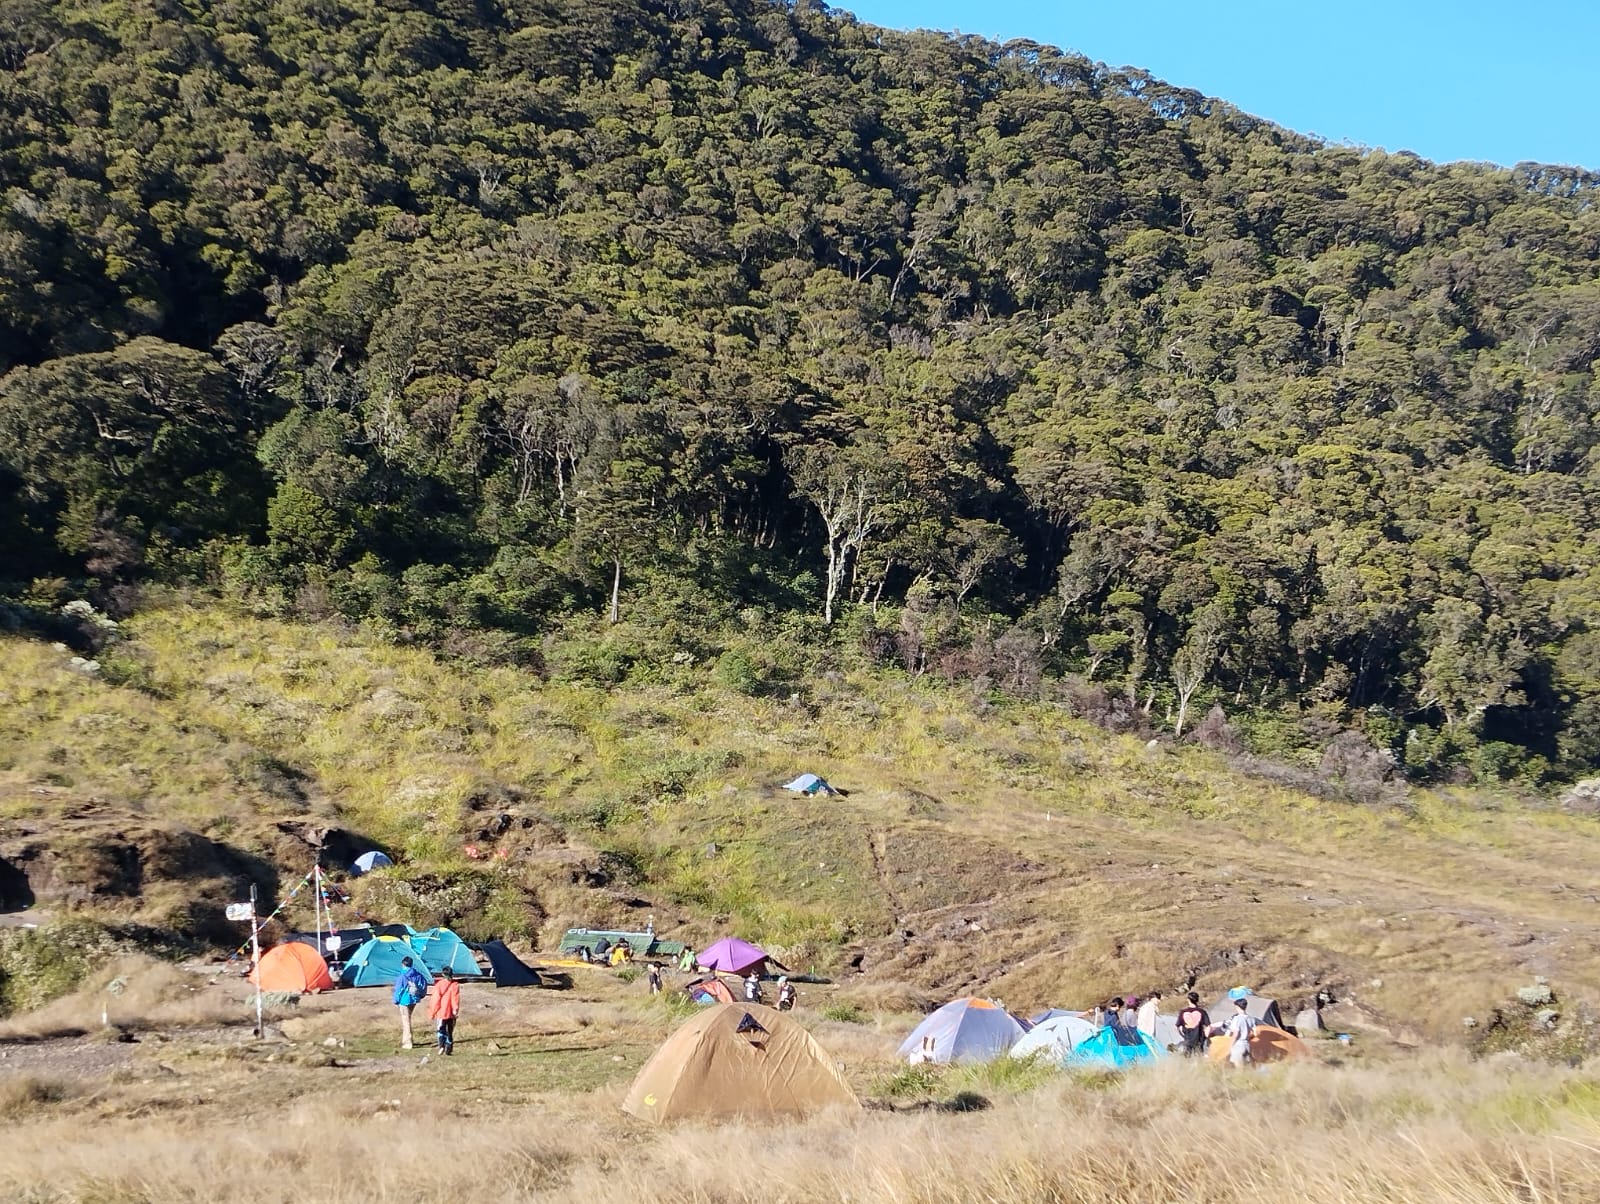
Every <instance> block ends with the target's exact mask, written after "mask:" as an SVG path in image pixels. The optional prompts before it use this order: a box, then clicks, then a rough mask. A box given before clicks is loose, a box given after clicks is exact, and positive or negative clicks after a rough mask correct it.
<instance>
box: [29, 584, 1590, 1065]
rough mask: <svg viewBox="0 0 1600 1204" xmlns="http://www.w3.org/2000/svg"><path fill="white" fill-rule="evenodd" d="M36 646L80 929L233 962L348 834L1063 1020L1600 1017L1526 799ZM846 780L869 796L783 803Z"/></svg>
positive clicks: (934, 732)
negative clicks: (1114, 1004) (1318, 1014)
mask: <svg viewBox="0 0 1600 1204" xmlns="http://www.w3.org/2000/svg"><path fill="white" fill-rule="evenodd" d="M3 651H4V656H3V657H0V699H3V700H4V704H5V705H4V706H3V707H0V748H3V749H4V750H5V752H4V760H3V761H0V818H3V823H0V875H3V878H0V885H3V881H5V880H9V881H11V882H12V883H13V884H15V883H16V880H17V878H18V877H19V876H20V877H21V878H23V879H26V880H28V881H29V882H31V888H32V893H33V894H34V902H35V905H36V907H37V908H39V909H43V910H45V911H47V912H53V913H56V914H61V913H64V912H68V911H74V910H79V911H83V912H84V913H85V914H88V915H91V916H92V915H99V916H101V917H102V918H112V919H116V920H118V921H128V920H138V921H140V922H143V923H147V924H151V925H155V926H158V927H167V928H176V929H178V930H179V931H180V932H184V933H187V934H189V935H195V934H201V935H208V934H209V935H212V936H213V938H215V937H216V935H217V934H218V932H219V931H220V930H221V929H223V928H225V927H226V926H225V925H221V924H219V923H217V915H216V912H217V911H218V910H220V904H221V903H222V902H224V901H226V900H227V899H228V898H229V897H230V892H236V891H237V890H239V889H240V888H241V886H242V883H243V881H244V880H245V878H246V877H247V876H254V877H255V878H256V879H257V880H258V881H262V882H263V885H267V886H270V885H272V883H273V881H274V880H275V881H276V883H277V885H278V889H279V893H280V894H282V893H284V892H286V891H287V890H288V889H289V888H290V887H291V886H292V885H293V883H295V882H297V881H298V880H299V878H300V876H301V875H302V874H304V873H305V872H306V870H307V869H309V867H310V864H311V858H312V844H313V843H314V842H315V840H316V839H317V838H319V837H320V836H321V835H322V834H324V833H326V832H328V831H330V830H331V831H332V832H333V838H332V840H331V841H330V842H329V846H328V847H329V850H330V854H331V855H330V857H329V859H328V862H329V864H330V865H334V866H337V865H338V864H339V863H340V862H341V861H343V860H344V859H346V858H348V857H349V856H351V855H352V854H351V850H352V849H360V848H365V847H369V846H370V845H371V844H377V845H380V846H381V847H384V848H387V849H389V850H390V851H391V852H393V853H394V854H395V856H396V858H397V859H398V861H399V863H400V864H399V866H398V867H397V869H396V870H394V871H392V872H385V873H381V874H378V875H374V876H372V877H370V878H366V879H362V880H360V881H359V882H357V883H356V884H354V886H355V890H356V899H357V902H358V904H359V905H360V906H361V907H362V908H363V909H364V910H366V911H368V912H369V913H371V914H375V915H377V916H378V917H379V918H382V919H388V920H396V919H406V920H410V921H412V922H415V923H418V924H429V923H435V922H449V923H452V924H455V925H457V926H459V927H461V928H462V930H463V931H465V932H467V933H469V934H471V935H478V936H482V935H487V934H489V933H500V934H509V935H514V936H515V937H517V938H518V939H522V938H524V937H526V938H528V939H532V940H534V941H536V942H538V944H539V945H540V946H541V947H543V948H545V949H549V948H551V947H552V946H553V943H554V941H555V940H556V938H557V937H558V936H559V934H560V932H561V931H562V930H563V929H564V928H565V927H566V926H567V925H568V924H571V923H591V924H595V923H623V922H631V923H642V922H643V921H644V920H645V918H646V917H647V916H651V915H653V916H654V917H655V919H656V923H657V925H658V927H659V928H661V929H662V930H664V931H665V930H670V931H672V932H673V933H674V934H684V935H688V936H690V937H691V938H692V939H695V940H697V941H703V940H705V939H707V938H709V937H711V936H713V935H716V934H721V933H723V932H726V931H728V930H733V931H737V932H740V933H742V934H743V935H745V936H747V937H750V938H752V939H756V940H759V941H762V942H765V943H768V944H769V945H770V946H772V947H775V948H777V949H778V950H780V951H782V953H783V954H784V956H785V957H786V959H788V960H791V961H792V962H793V963H795V964H798V965H806V966H811V967H814V968H819V969H823V970H826V971H831V972H833V973H835V974H838V975H840V976H842V977H843V979H844V981H846V982H850V983H860V984H862V986H863V987H864V988H868V989H877V988H880V987H881V988H885V989H891V990H892V989H899V988H897V987H896V984H907V985H908V986H909V987H911V988H912V989H913V990H915V991H920V992H926V993H927V995H928V996H929V997H932V996H939V995H946V994H950V993H953V992H956V991H964V990H982V991H990V992H998V993H1001V994H1002V995H1003V996H1004V997H1005V998H1006V999H1007V1000H1008V1001H1011V1002H1013V1003H1014V1004H1015V1005H1016V1006H1019V1007H1031V1006H1033V1005H1034V1004H1038V1005H1040V1006H1043V1005H1045V1004H1048V1003H1051V1002H1059V1001H1060V1000H1062V999H1066V998H1073V999H1076V998H1090V997H1092V996H1094V995H1096V994H1101V993H1104V992H1107V991H1110V990H1112V989H1119V990H1121V989H1129V988H1130V987H1133V986H1138V987H1140V988H1148V987H1150V986H1155V985H1170V984H1171V983H1173V982H1178V981H1182V980H1183V979H1184V978H1186V977H1187V976H1189V975H1194V976H1196V977H1197V978H1198V979H1199V980H1200V982H1201V983H1202V984H1203V985H1205V986H1207V987H1210V986H1219V985H1231V984H1232V983H1233V982H1236V981H1239V980H1244V981H1249V982H1252V983H1254V984H1255V985H1257V986H1260V987H1263V988H1266V989H1271V990H1275V991H1280V992H1282V993H1283V994H1284V995H1285V996H1286V997H1288V998H1291V999H1293V998H1297V997H1299V996H1302V995H1307V994H1309V993H1311V991H1312V990H1314V989H1315V988H1316V987H1318V986H1326V987H1329V988H1332V989H1333V990H1334V991H1335V992H1336V994H1337V995H1338V996H1339V997H1340V998H1341V999H1346V1000H1349V1001H1352V1002H1353V1004H1355V1005H1356V1006H1359V1007H1360V1008H1361V1009H1363V1014H1365V1015H1367V1016H1368V1018H1369V1019H1370V1021H1371V1022H1372V1023H1374V1024H1376V1025H1378V1026H1388V1027H1390V1028H1391V1029H1392V1030H1393V1031H1396V1032H1402V1033H1403V1032H1408V1031H1409V1032H1417V1031H1423V1032H1432V1033H1435V1034H1439V1033H1447V1032H1452V1031H1459V1022H1460V1018H1461V1016H1462V1015H1464V1014H1470V1013H1472V1011H1473V1010H1474V1009H1477V1008H1486V1007H1487V1006H1488V1005H1489V1004H1490V1003H1492V1002H1493V1001H1496V1000H1499V999H1501V998H1503V997H1504V996H1505V994H1506V993H1507V992H1508V991H1509V990H1510V989H1511V988H1513V987H1515V986H1519V985H1522V984H1523V983H1525V982H1526V981H1528V979H1529V978H1530V977H1532V976H1533V975H1540V974H1542V975H1547V976H1549V977H1550V978H1551V979H1552V980H1553V981H1555V982H1556V983H1558V985H1559V986H1560V988H1561V990H1562V991H1563V992H1564V993H1565V994H1566V995H1568V996H1569V997H1570V996H1574V995H1575V996H1578V997H1582V996H1585V995H1587V996H1590V997H1594V996H1595V995H1596V994H1597V993H1600V959H1597V957H1596V954H1595V952H1594V950H1593V949H1592V948H1591V947H1590V945H1591V943H1590V942H1588V941H1587V939H1586V937H1585V936H1584V935H1583V934H1586V933H1587V932H1588V930H1589V928H1588V926H1589V922H1590V919H1591V913H1592V912H1593V911H1594V909H1595V907H1596V902H1595V899H1596V897H1597V895H1600V880H1597V879H1596V876H1595V871H1594V866H1595V864H1596V854H1597V852H1600V833H1597V831H1596V829H1595V828H1594V822H1593V820H1591V819H1583V818H1577V817H1573V816H1567V815H1563V814H1560V813H1557V812H1554V811H1542V810H1528V809H1526V808H1523V807H1515V806H1511V805H1510V804H1507V803H1505V802H1503V801H1501V800H1497V799H1495V798H1492V797H1489V796H1477V795H1466V794H1461V795H1450V796H1445V795H1434V794H1425V793H1414V794H1412V795H1410V796H1409V797H1406V796H1403V795H1397V796H1395V797H1394V798H1393V799H1392V800H1391V801H1389V802H1379V803H1374V804H1368V805H1362V804H1356V803H1348V802H1335V801H1330V800H1328V799H1317V798H1312V797H1310V796H1308V795H1305V794H1302V793H1298V792H1296V791H1294V790H1290V789H1287V788H1284V787H1280V786H1275V785H1272V784H1270V783H1269V782H1267V781H1265V780H1263V779H1262V778H1259V777H1251V776H1246V775H1244V774H1243V773H1241V772H1239V771H1238V770H1237V769H1234V768H1230V766H1229V765H1228V763H1227V762H1226V760H1225V759H1224V758H1223V757H1221V756H1220V755H1219V754H1216V753H1211V752H1206V751H1204V750H1199V749H1181V748H1176V747H1173V746H1170V745H1157V746H1155V747H1153V748H1147V747H1146V745H1145V743H1144V742H1143V741H1142V740H1141V739H1137V738H1131V737H1111V736H1107V735H1106V734H1105V733H1104V732H1103V731H1101V730H1099V729H1097V728H1095V727H1093V726H1091V725H1089V724H1087V723H1085V722H1083V721H1082V720H1078V719H1074V718H1072V717H1071V716H1070V715H1069V713H1068V711H1067V709H1066V708H1064V707H1061V706H1057V705H1049V704H1041V703H1020V702H1009V703H1004V704H1001V705H996V704H994V703H993V702H989V701H986V700H985V699H983V698H982V697H981V696H976V695H973V694H972V693H971V692H970V691H967V690H961V689H950V688H944V687H934V686H931V685H929V684H928V683H926V682H917V681H914V680H912V679H910V678H908V677H906V676H905V675H902V674H887V675H884V674H875V673H870V672H863V671H860V670H852V671H848V672H840V673H833V674H829V675H827V676H819V677H818V678H817V679H816V680H815V681H814V682H813V683H812V684H810V685H808V686H806V687H804V688H803V689H801V690H800V691H798V692H797V693H796V694H795V695H794V696H793V697H792V698H788V697H785V698H776V699H774V698H752V697H750V696H748V695H744V694H740V693H738V692H736V691H732V690H730V689H728V688H727V687H726V686H724V685H721V684H718V682H717V681H716V676H715V674H716V670H715V667H714V666H710V665H706V664H695V663H692V662H691V661H687V660H686V661H682V662H680V663H679V664H678V666H677V668H676V670H675V672H674V674H673V676H672V677H671V678H670V679H667V680H663V681H661V682H659V683H658V684H656V685H655V686H653V687H649V688H636V689H629V690H619V691H614V692H607V691H604V690H601V689H598V688H596V687H594V686H592V685H588V684H585V683H582V682H579V681H573V680H556V681H552V682H548V683H540V682H537V681H535V680H533V679H531V678H529V677H528V676H527V675H526V674H523V673H521V672H518V671H516V670H510V669H488V670H480V671H476V672H467V671H463V670H461V669H459V668H456V667H453V666H451V665H450V664H449V663H447V662H445V661H442V660H440V659H438V658H436V657H435V656H433V655H432V654H429V653H426V652H421V651H416V650H403V649H396V648H394V647H392V646H390V645H387V644H385V643H384V642H382V641H380V640H377V639H374V638H370V637H364V636H361V635H359V634H357V633H354V632H352V631H350V630H348V629H345V628H339V627H334V626H328V625H323V626H308V625H292V624H284V623H281V622H278V621H274V620H263V619H256V618H251V617H249V616H247V615H244V614H242V613H239V612H236V611H223V610H219V609H213V610H208V611H196V610H190V609H186V608H182V607H170V608H162V609H157V610H153V611H150V612H149V613H147V614H144V615H142V616H141V617H139V618H138V619H137V620H136V621H135V622H134V623H133V624H132V625H131V629H130V631H129V633H128V636H127V638H126V639H125V640H124V641H123V642H122V643H121V644H119V645H118V646H117V647H116V649H115V650H114V655H108V656H107V658H106V660H105V662H104V667H103V668H102V669H101V671H100V674H99V675H98V676H95V675H92V674H86V673H85V672H83V671H82V670H81V669H75V668H73V667H72V665H71V664H70V661H69V657H68V654H67V653H66V652H64V651H60V650H57V649H52V648H50V647H49V646H47V645H43V644H39V643H34V642H28V641H23V640H17V639H11V640H7V641H5V642H4V645H3ZM808 767H809V768H811V769H814V770H818V771H821V772H824V773H826V775H827V776H828V777H829V778H830V779H831V780H833V781H834V782H835V783H836V784H838V785H840V786H842V787H845V788H846V789H848V790H849V792H850V793H849V794H848V796H846V797H838V798H831V799H828V798H824V799H797V798H794V797H792V796H789V795H786V794H784V793H782V792H781V791H779V790H777V789H776V788H775V786H774V783H776V782H779V781H782V780H785V778H786V777H787V776H789V775H790V774H791V773H793V772H794V771H796V770H798V769H802V768H808ZM119 850H123V851H121V852H119ZM179 852H182V853H183V857H179V856H178V853H179ZM108 866H111V867H113V868H115V869H116V872H111V871H110V870H108V868H107V867H108ZM135 868H136V870H137V876H133V869H135ZM274 873H275V879H274V877H273V874H274ZM12 893H13V894H14V893H15V892H14V891H13V892H12ZM12 902H13V904H14V902H15V900H14V899H13V900H12ZM301 902H302V903H303V899H302V900H301ZM302 912H303V913H304V914H303V915H302ZM291 916H292V917H294V918H301V919H304V920H305V921H306V922H309V918H310V917H309V911H308V910H307V909H305V908H302V907H297V908H296V909H293V910H292V911H291ZM858 974H859V977H858Z"/></svg>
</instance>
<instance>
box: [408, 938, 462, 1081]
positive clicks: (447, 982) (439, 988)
mask: <svg viewBox="0 0 1600 1204" xmlns="http://www.w3.org/2000/svg"><path fill="white" fill-rule="evenodd" d="M400 967H401V968H400V974H399V976H398V977H397V978H396V979H395V980H394V1003H395V1006H396V1007H397V1008H399V1009H400V1048H401V1049H411V1048H412V1040H411V1014H412V1013H413V1012H414V1011H416V1008H417V1004H419V1003H421V1002H422V1001H423V1000H424V999H428V1000H431V1001H432V1002H431V1003H430V1004H429V1005H428V1019H430V1020H432V1021H433V1026H434V1036H435V1038H436V1039H437V1041H438V1043H439V1052H440V1053H441V1054H443V1055H444V1056H445V1057H447V1058H448V1057H449V1056H450V1055H451V1054H453V1053H455V1051H456V1020H457V1019H458V1018H459V1017H460V1015H461V984H460V983H458V982H457V981H456V977H455V974H454V972H453V971H452V970H451V969H450V967H449V966H446V967H444V969H442V970H440V971H439V976H438V977H437V978H435V979H434V980H433V986H432V987H431V988H430V987H429V985H428V980H427V979H426V978H425V977H423V974H422V971H420V970H418V969H417V967H416V964H415V963H414V962H413V961H412V960H411V959H410V958H409V957H407V958H403V959H401V962H400Z"/></svg>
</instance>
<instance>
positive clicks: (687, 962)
mask: <svg viewBox="0 0 1600 1204" xmlns="http://www.w3.org/2000/svg"><path fill="white" fill-rule="evenodd" d="M678 971H679V973H682V974H690V973H692V972H693V971H694V947H693V946H692V945H685V946H684V947H683V952H682V953H680V954H678Z"/></svg>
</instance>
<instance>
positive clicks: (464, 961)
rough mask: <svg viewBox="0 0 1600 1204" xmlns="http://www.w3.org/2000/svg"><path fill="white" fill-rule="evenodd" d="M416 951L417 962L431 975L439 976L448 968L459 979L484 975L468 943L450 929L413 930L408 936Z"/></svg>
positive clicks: (407, 938)
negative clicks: (439, 973) (438, 974)
mask: <svg viewBox="0 0 1600 1204" xmlns="http://www.w3.org/2000/svg"><path fill="white" fill-rule="evenodd" d="M406 940H407V941H408V942H409V943H410V945H411V947H412V948H413V949H415V950H416V953H417V960H418V961H420V962H421V963H422V965H423V967H424V968H425V969H426V970H427V971H428V973H429V974H437V973H438V972H439V971H440V970H443V969H444V968H445V967H446V966H449V967H450V972H451V973H452V974H454V975H455V976H456V977H457V978H477V977H479V976H480V975H482V974H483V971H482V970H480V969H478V959H477V958H475V957H473V956H472V950H471V949H468V948H467V943H466V942H465V941H463V940H462V939H461V938H460V937H458V936H457V935H456V934H455V933H453V932H451V931H450V930H449V929H448V928H430V929H428V930H427V931H426V932H418V931H417V930H416V929H415V928H413V929H411V930H410V932H409V933H408V934H407V936H406Z"/></svg>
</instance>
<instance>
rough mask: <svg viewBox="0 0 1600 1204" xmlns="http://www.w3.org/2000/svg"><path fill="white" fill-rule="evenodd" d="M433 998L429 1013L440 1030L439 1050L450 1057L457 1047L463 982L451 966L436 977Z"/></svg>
mask: <svg viewBox="0 0 1600 1204" xmlns="http://www.w3.org/2000/svg"><path fill="white" fill-rule="evenodd" d="M432 999H433V1003H432V1004H431V1005H430V1007H429V1009H428V1015H429V1016H430V1017H431V1018H432V1020H433V1022H434V1025H435V1027H436V1028H437V1029H438V1032H439V1052H440V1053H442V1054H443V1055H444V1056H445V1057H447V1058H448V1057H449V1056H450V1055H451V1054H453V1053H454V1052H455V1049H456V1017H457V1016H459V1015H461V984H460V983H459V982H457V981H456V976H455V974H454V973H452V972H451V970H450V967H449V966H446V967H445V968H444V969H443V970H440V971H439V977H438V978H436V979H434V982H433V994H432Z"/></svg>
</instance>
